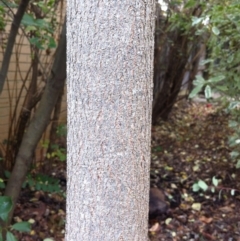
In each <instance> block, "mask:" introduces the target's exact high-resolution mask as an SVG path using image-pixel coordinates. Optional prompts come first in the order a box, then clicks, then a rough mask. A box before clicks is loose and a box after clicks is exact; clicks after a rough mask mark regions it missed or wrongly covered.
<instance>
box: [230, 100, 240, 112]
mask: <svg viewBox="0 0 240 241" xmlns="http://www.w3.org/2000/svg"><path fill="white" fill-rule="evenodd" d="M239 106H240V102H239V101H232V102H230V104H229V106H228V108H229V109H230V110H233V109H235V108H238V107H239Z"/></svg>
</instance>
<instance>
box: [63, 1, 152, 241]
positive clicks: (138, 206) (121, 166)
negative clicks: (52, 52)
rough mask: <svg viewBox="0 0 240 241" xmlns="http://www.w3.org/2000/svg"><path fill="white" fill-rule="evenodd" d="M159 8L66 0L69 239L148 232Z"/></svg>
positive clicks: (139, 236)
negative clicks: (155, 38) (152, 118)
mask: <svg viewBox="0 0 240 241" xmlns="http://www.w3.org/2000/svg"><path fill="white" fill-rule="evenodd" d="M76 3H77V4H76ZM154 8H155V0H151V1H141V0H134V1H128V0H122V1H113V0H109V1H101V2H99V1H95V0H90V1H89V0H82V1H78V2H76V1H73V0H72V1H69V2H68V14H67V16H68V21H67V25H68V26H67V29H68V32H67V43H68V45H67V54H68V56H67V72H68V78H67V79H68V85H67V87H68V140H67V145H68V147H67V149H68V158H67V159H68V172H67V173H68V189H67V190H68V192H67V227H66V239H67V240H68V241H73V240H74V241H76V240H91V241H92V240H111V241H112V240H131V241H132V240H141V241H142V240H146V239H147V219H148V199H149V167H150V135H151V132H150V131H151V108H152V77H153V49H154V34H153V32H154Z"/></svg>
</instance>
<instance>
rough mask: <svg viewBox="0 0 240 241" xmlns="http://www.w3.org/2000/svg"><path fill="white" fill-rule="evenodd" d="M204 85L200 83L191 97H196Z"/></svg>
mask: <svg viewBox="0 0 240 241" xmlns="http://www.w3.org/2000/svg"><path fill="white" fill-rule="evenodd" d="M202 87H203V85H198V86H196V87H195V88H194V89H193V90H192V91H191V93H190V95H189V98H190V99H191V98H193V97H195V96H196V95H197V94H198V93H199V92H200V91H201V90H202Z"/></svg>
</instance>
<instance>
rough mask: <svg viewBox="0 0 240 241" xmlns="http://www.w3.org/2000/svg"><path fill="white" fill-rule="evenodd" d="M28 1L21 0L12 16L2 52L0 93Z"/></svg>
mask: <svg viewBox="0 0 240 241" xmlns="http://www.w3.org/2000/svg"><path fill="white" fill-rule="evenodd" d="M29 1H30V0H22V1H21V2H20V4H19V7H18V10H17V13H16V14H15V15H14V18H13V22H12V26H11V30H10V34H9V37H8V41H7V47H6V50H5V53H4V57H3V61H2V67H1V71H0V94H1V93H2V89H3V85H4V82H5V79H6V76H7V72H8V67H9V62H10V59H11V56H12V50H13V46H14V43H15V39H16V36H17V33H18V29H19V26H20V23H21V21H22V18H23V15H24V13H25V11H26V9H27V6H28V3H29Z"/></svg>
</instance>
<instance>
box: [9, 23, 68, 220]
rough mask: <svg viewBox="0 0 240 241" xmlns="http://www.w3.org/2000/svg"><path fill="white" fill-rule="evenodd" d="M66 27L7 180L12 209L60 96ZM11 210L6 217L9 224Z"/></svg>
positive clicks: (62, 84)
mask: <svg viewBox="0 0 240 241" xmlns="http://www.w3.org/2000/svg"><path fill="white" fill-rule="evenodd" d="M65 35H66V23H64V25H63V28H62V33H61V39H60V41H59V45H58V48H57V50H56V57H55V61H54V64H53V67H52V71H51V76H50V77H49V79H48V81H47V84H46V87H45V90H44V93H43V96H42V98H41V101H40V104H39V107H38V109H37V111H36V112H35V114H34V116H33V118H32V120H31V122H30V124H29V126H28V128H27V130H26V132H25V133H24V136H23V140H22V142H21V145H20V148H19V151H18V154H17V157H16V162H15V165H14V168H13V170H12V173H11V176H10V178H9V180H8V183H7V186H6V190H5V193H4V194H5V196H9V197H11V198H12V201H13V207H14V206H15V204H16V202H17V199H18V196H19V193H20V191H21V187H22V184H23V182H24V179H25V177H26V175H27V171H28V170H29V168H30V166H31V163H32V156H33V154H34V151H35V148H36V146H37V144H38V142H39V140H40V138H41V136H42V133H43V132H44V130H45V128H46V127H47V125H48V123H49V120H50V117H51V113H52V111H53V109H54V107H55V105H56V102H57V100H58V97H59V95H60V94H61V93H62V90H63V88H64V84H65V79H66V36H65ZM13 210H14V209H12V212H11V213H10V215H9V221H11V218H12V214H13Z"/></svg>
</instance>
